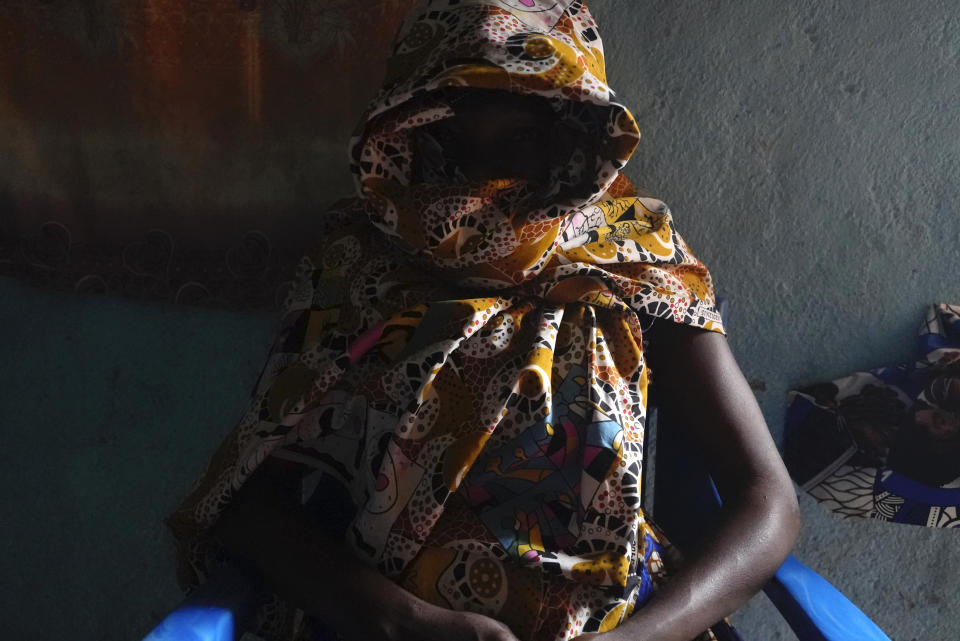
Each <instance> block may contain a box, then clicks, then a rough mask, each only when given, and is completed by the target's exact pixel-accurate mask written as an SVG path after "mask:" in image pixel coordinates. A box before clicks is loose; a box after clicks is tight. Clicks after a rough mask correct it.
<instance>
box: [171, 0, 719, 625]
mask: <svg viewBox="0 0 960 641" xmlns="http://www.w3.org/2000/svg"><path fill="white" fill-rule="evenodd" d="M479 90H484V91H508V92H512V93H514V94H523V95H527V96H531V97H538V98H539V99H541V100H544V101H546V103H547V104H548V105H549V107H550V112H551V113H552V114H553V117H552V119H551V122H550V127H551V128H552V130H553V131H555V132H556V134H557V139H558V141H559V142H557V144H551V152H550V153H551V157H550V158H549V159H548V167H549V179H548V180H547V181H546V182H538V181H532V180H529V179H519V178H516V177H511V176H504V177H502V178H499V177H498V178H496V179H491V180H486V181H481V182H478V181H476V180H470V179H467V178H466V177H465V176H464V175H463V173H462V172H459V171H458V169H457V167H456V163H451V162H450V158H451V157H456V156H457V154H456V153H453V154H451V153H450V151H451V150H444V149H443V146H442V144H441V143H439V142H438V141H436V140H435V139H434V140H432V141H431V140H430V139H429V136H424V134H425V132H427V131H428V130H429V125H430V123H436V122H437V121H440V120H442V119H444V118H448V117H450V116H451V115H453V114H454V113H455V112H456V109H457V107H456V104H455V100H456V99H457V96H460V95H464V93H465V92H466V93H469V92H470V91H473V92H476V91H479ZM451 101H454V102H453V103H452V102H451ZM638 140H639V132H638V130H637V126H636V123H635V122H634V119H633V117H632V115H631V114H630V112H629V111H628V110H627V108H626V107H624V106H623V105H621V104H619V103H617V102H616V101H615V100H614V95H613V92H612V91H611V90H610V89H609V87H608V86H607V83H606V77H605V73H604V58H603V48H602V45H601V42H600V38H599V34H598V32H597V25H596V23H595V22H594V21H593V19H592V17H591V16H590V14H589V12H588V11H587V8H586V6H585V5H584V3H583V2H580V1H579V0H578V1H575V2H569V1H568V2H549V1H543V2H542V1H539V0H538V1H536V2H533V1H531V0H487V1H474V0H432V1H427V2H421V3H419V4H418V7H417V9H416V10H414V11H413V12H412V13H411V15H410V16H409V18H408V20H407V22H406V23H405V24H404V26H403V27H402V28H401V30H400V32H399V34H398V36H397V41H396V43H395V45H394V48H393V54H392V57H391V59H390V62H389V66H388V71H387V78H386V81H385V83H384V85H383V88H382V89H381V90H380V92H379V93H378V94H377V95H376V97H375V98H374V99H373V101H372V103H371V105H370V107H369V109H368V111H367V113H366V114H365V115H364V116H363V118H362V119H361V122H360V126H359V128H358V129H357V131H356V132H355V133H354V136H353V138H352V140H351V145H350V159H351V169H352V172H353V175H354V177H355V180H356V187H357V191H358V195H357V197H355V198H352V199H348V200H345V201H342V202H341V203H339V204H338V205H337V206H336V207H335V208H334V211H332V212H330V213H329V216H328V220H329V224H330V233H328V234H326V236H325V237H324V238H323V239H322V240H321V242H320V243H319V244H318V245H317V246H316V248H315V249H314V250H312V251H311V252H310V253H308V254H307V255H306V256H304V257H303V258H302V261H301V263H300V268H299V270H298V273H297V280H296V286H295V288H294V290H293V291H292V292H291V293H290V295H289V296H288V298H287V300H286V302H285V304H284V312H283V319H282V323H281V327H280V331H279V333H278V335H277V338H276V340H275V342H274V345H273V348H272V350H271V353H270V356H269V358H268V361H267V365H266V366H265V368H264V371H263V374H262V375H261V377H260V380H259V381H258V383H257V385H256V387H255V390H254V394H253V397H252V399H251V402H250V405H249V407H248V409H247V411H246V413H245V414H244V417H243V418H242V420H241V421H240V423H239V425H238V426H237V427H236V429H234V430H233V432H231V434H230V435H229V436H228V437H227V439H226V440H225V441H224V442H223V444H222V445H221V446H220V448H219V449H218V451H217V453H216V454H215V456H214V457H213V459H212V461H211V463H210V465H209V466H208V468H207V469H206V470H205V472H204V474H203V475H202V477H201V478H200V480H199V481H198V482H197V484H196V485H195V487H194V488H193V490H192V491H191V493H190V495H189V496H188V497H187V498H186V499H185V501H184V502H183V503H182V504H181V506H180V507H179V508H178V510H177V511H176V512H175V513H174V514H173V515H172V516H171V517H170V518H169V520H168V524H169V526H170V527H171V529H172V531H173V533H174V535H175V537H176V539H177V541H178V550H179V553H180V554H179V557H180V561H181V567H180V569H181V574H180V577H181V581H182V583H183V584H184V585H186V586H189V585H195V584H196V583H197V582H199V581H202V580H204V579H205V577H206V576H207V574H208V573H209V571H210V569H211V566H212V565H213V564H215V563H216V562H217V559H218V558H219V556H218V555H219V554H220V552H221V550H219V548H218V546H217V545H216V543H215V541H212V540H211V537H210V536H209V535H208V532H209V528H210V527H211V526H212V525H213V524H214V523H215V522H216V520H217V518H218V516H219V515H220V513H221V512H222V510H223V509H224V508H225V506H226V505H228V504H229V502H230V500H231V497H232V496H233V495H234V494H235V493H236V491H237V490H238V489H239V488H240V487H241V486H242V485H243V483H244V482H245V481H246V480H247V479H248V478H249V477H250V475H251V473H252V472H253V471H254V470H255V469H256V468H257V466H258V465H259V464H260V463H261V462H262V461H263V460H264V459H265V458H266V457H267V456H273V457H275V458H276V459H280V460H282V461H284V463H285V464H289V465H290V467H291V469H292V470H295V471H296V472H297V473H299V474H300V475H301V478H302V493H301V496H300V497H299V498H300V499H301V501H302V503H303V504H304V505H305V507H306V509H308V510H311V511H315V512H316V513H318V514H322V515H323V518H324V520H325V521H326V522H327V523H328V524H329V526H330V528H331V530H332V531H336V532H338V533H341V534H342V536H343V537H344V539H345V540H346V542H347V543H348V545H350V547H351V548H352V549H353V550H354V551H355V552H356V554H357V555H358V556H359V557H360V558H362V559H364V560H366V561H367V562H369V563H370V564H373V565H375V566H376V567H377V568H379V569H380V571H381V572H383V573H384V574H385V575H386V576H388V577H390V578H392V579H393V580H395V581H397V582H398V583H399V584H400V585H402V586H403V587H405V588H406V589H408V590H409V591H411V592H413V593H414V594H416V595H418V596H419V597H421V598H423V599H425V600H427V601H430V602H432V603H436V604H438V605H441V606H443V607H448V608H453V609H458V610H472V611H476V612H481V613H484V614H487V615H490V616H493V617H496V618H498V619H500V620H502V621H504V622H505V623H507V624H508V625H510V627H511V629H513V631H514V632H515V633H516V634H517V636H518V637H519V638H520V639H522V640H523V641H528V640H530V641H533V640H537V641H540V640H543V641H548V640H554V639H556V640H560V639H569V638H572V637H574V636H576V635H577V634H581V633H582V632H589V631H604V630H608V629H611V628H613V627H615V626H617V625H618V624H620V623H621V622H622V621H623V620H624V619H625V618H626V617H627V616H629V614H630V613H631V612H632V611H633V610H634V608H635V607H637V606H638V605H641V604H643V603H644V602H645V601H646V599H648V598H649V596H650V594H651V590H652V589H653V588H654V587H655V585H656V583H657V582H659V581H660V580H661V579H662V578H663V576H664V575H665V574H664V573H665V570H664V563H663V561H664V559H662V558H661V555H660V551H661V546H660V544H659V543H658V540H657V535H656V533H655V531H654V530H653V529H652V528H651V527H650V525H649V524H648V523H647V521H646V519H645V517H644V514H643V512H642V510H641V508H640V489H641V488H640V478H641V463H642V445H643V434H644V422H645V417H646V405H647V382H648V368H647V366H646V363H645V360H644V352H643V331H644V328H646V327H649V325H650V324H651V323H653V322H655V321H661V320H662V321H671V322H678V323H683V324H687V325H692V326H696V327H702V328H704V329H707V330H712V331H717V332H722V331H723V329H722V327H721V324H720V318H719V315H718V314H717V312H716V310H715V308H714V294H713V287H712V284H711V279H710V275H709V273H708V271H707V269H706V268H705V267H704V266H703V265H702V264H701V263H700V262H699V261H698V260H697V259H696V258H695V257H694V256H693V254H692V253H691V252H690V250H689V249H688V247H687V246H686V244H685V243H684V242H683V240H682V239H681V238H680V236H679V235H678V234H677V233H676V231H675V230H674V227H673V220H672V218H671V215H670V211H669V209H668V208H667V207H666V205H665V204H664V203H663V202H661V201H659V200H656V199H653V198H648V197H640V196H638V195H637V194H636V192H635V190H634V189H633V187H632V185H630V183H629V181H628V180H627V179H626V177H624V176H623V175H622V174H621V173H620V170H621V169H622V168H623V166H624V164H625V163H626V162H627V160H628V159H629V157H630V155H631V154H632V152H633V150H634V148H635V147H636V145H637V143H638ZM571 141H573V143H574V144H571ZM430 149H432V150H433V151H429V150H430ZM454 151H456V150H454ZM503 153H504V154H510V153H511V150H510V149H504V150H503ZM260 614H261V618H260V620H259V621H260V622H259V630H260V634H261V635H262V636H264V637H266V638H268V639H274V638H276V639H279V638H284V639H290V638H294V637H295V635H297V634H300V635H306V634H307V632H305V630H306V629H307V626H306V624H305V623H304V619H303V617H302V613H298V612H296V611H294V610H293V609H292V608H289V607H287V606H286V605H285V604H283V602H281V601H279V599H276V598H275V599H274V600H273V602H272V603H271V604H269V606H265V607H264V608H262V609H261V613H260ZM303 638H306V637H305V636H304V637H303Z"/></svg>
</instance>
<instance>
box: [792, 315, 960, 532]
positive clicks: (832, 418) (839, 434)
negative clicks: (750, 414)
mask: <svg viewBox="0 0 960 641" xmlns="http://www.w3.org/2000/svg"><path fill="white" fill-rule="evenodd" d="M919 348H920V352H921V357H920V358H919V360H917V361H916V362H913V363H905V364H899V365H892V366H887V367H879V368H876V369H872V370H869V371H865V372H855V373H853V374H851V375H849V376H845V377H843V378H838V379H836V380H833V381H830V382H826V383H818V384H815V385H808V386H806V387H803V388H801V389H798V390H794V391H791V392H790V394H789V397H788V408H787V424H786V433H785V454H784V459H785V461H786V464H787V469H789V470H790V473H791V475H792V476H793V478H794V480H795V481H796V482H797V483H798V484H799V485H800V486H801V487H802V488H803V489H804V490H806V491H807V492H809V493H810V494H811V495H812V496H813V497H814V498H816V499H817V500H818V501H820V503H821V504H822V505H823V506H824V507H826V508H827V509H830V510H832V511H834V512H837V513H838V514H842V515H844V516H860V517H869V518H875V519H882V520H884V521H893V522H894V523H912V524H914V525H925V526H928V527H948V528H951V527H960V518H958V514H957V510H958V506H960V306H956V305H945V304H941V305H933V306H931V307H930V308H929V309H928V310H927V313H926V317H925V318H924V320H923V322H922V323H921V325H920V331H919Z"/></svg>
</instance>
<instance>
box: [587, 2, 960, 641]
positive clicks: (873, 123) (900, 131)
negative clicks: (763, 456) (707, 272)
mask: <svg viewBox="0 0 960 641" xmlns="http://www.w3.org/2000/svg"><path fill="white" fill-rule="evenodd" d="M591 10H592V11H593V13H594V15H595V17H596V19H597V22H598V23H599V25H600V29H601V33H602V34H603V38H604V43H605V47H606V53H607V70H608V75H609V77H610V81H611V83H612V85H613V86H614V88H615V89H616V90H617V92H618V94H619V97H620V99H621V100H622V101H623V102H624V103H625V104H627V105H628V106H630V107H631V108H632V109H633V111H634V114H635V115H636V117H637V120H638V122H639V124H640V128H641V130H642V131H643V134H644V137H643V140H642V141H641V143H640V147H639V148H638V150H637V153H636V154H635V156H634V158H633V160H632V161H631V163H630V165H628V169H627V173H628V175H629V176H630V177H631V178H632V179H634V180H635V182H636V183H637V184H638V185H641V186H642V187H643V188H645V189H646V190H648V191H650V192H651V193H653V194H655V195H658V196H659V197H661V198H662V199H663V200H665V201H666V202H667V203H668V204H669V205H670V206H671V208H672V210H673V212H674V215H675V217H676V219H677V222H678V227H679V229H680V230H681V233H682V234H683V235H684V236H685V238H686V239H687V240H688V242H689V243H690V244H691V246H692V247H693V249H694V251H695V252H696V253H697V254H698V255H699V256H700V257H701V258H702V259H703V260H704V261H705V262H706V263H707V265H708V266H709V267H710V268H711V270H712V272H713V274H714V277H715V278H716V281H717V284H718V289H719V291H720V292H721V293H722V294H723V295H725V296H727V297H729V298H730V299H731V302H732V305H733V307H732V314H731V323H730V325H731V326H730V343H731V346H732V348H733V350H734V353H735V354H736V356H737V359H738V360H739V362H740V364H741V367H742V369H743V371H744V373H745V375H746V376H747V378H749V379H752V380H753V381H755V382H756V383H761V384H762V385H758V387H763V388H764V389H763V390H762V391H761V390H759V389H758V391H757V398H758V400H759V401H760V405H761V407H762V408H763V410H764V414H765V416H766V418H767V422H768V423H769V425H770V427H771V430H772V431H773V433H774V435H775V436H776V437H777V439H778V441H779V440H780V438H781V436H782V424H783V409H784V400H785V394H786V392H787V390H788V389H790V388H791V387H793V386H795V385H798V384H802V383H809V382H814V381H821V380H827V379H830V378H834V377H837V376H840V375H843V374H846V373H848V372H851V371H854V370H857V369H864V368H868V367H873V366H877V365H881V364H885V363H890V362H897V361H906V360H911V359H913V358H914V357H915V355H916V352H915V346H914V340H913V338H914V335H915V332H916V328H917V326H918V325H919V322H920V319H921V315H922V313H923V310H924V307H925V306H926V305H928V304H930V303H933V302H954V303H956V302H960V291H958V289H960V287H958V284H957V280H956V274H958V273H960V251H958V249H960V219H958V216H960V72H958V69H960V5H958V4H957V3H956V2H955V1H953V0H944V1H923V2H920V1H917V0H915V1H913V2H895V1H891V0H874V1H871V2H865V1H855V0H847V1H845V2H839V1H824V0H793V1H792V2H789V3H788V2H779V1H775V0H741V1H739V2H718V1H704V0H644V1H643V2H638V1H636V0H597V1H595V2H593V3H592V4H591ZM801 505H802V508H803V511H804V521H805V525H804V531H803V534H802V538H801V541H800V543H799V545H798V548H797V556H798V558H800V559H801V560H803V561H805V562H806V563H808V564H809V565H811V566H813V567H814V568H815V569H817V570H818V571H819V572H821V574H823V575H824V576H826V577H827V578H828V579H829V580H831V581H833V582H834V584H836V585H837V586H838V587H840V588H841V589H842V590H843V591H844V592H845V593H847V594H848V595H850V596H851V598H852V599H853V600H854V601H855V602H856V603H857V604H858V605H860V606H861V607H862V609H864V610H865V611H866V612H867V613H868V614H869V615H870V616H871V617H872V618H874V620H875V621H877V622H878V623H879V624H880V625H881V626H882V627H883V628H884V629H885V630H887V632H888V633H889V634H890V636H891V638H892V639H894V640H895V641H901V640H903V641H911V640H913V639H916V640H918V641H919V640H929V641H942V640H947V639H954V638H957V636H958V631H960V616H958V614H957V613H958V612H960V608H958V605H960V599H958V596H957V595H958V593H960V580H958V579H957V572H956V568H957V567H958V566H960V554H958V552H957V550H958V547H960V546H958V539H957V538H956V536H957V535H956V533H953V532H947V531H931V530H926V529H923V528H916V527H910V526H898V525H891V524H887V523H879V522H877V523H874V522H868V521H839V520H836V519H834V518H832V517H831V516H830V515H828V514H826V513H825V512H824V511H823V510H821V509H820V508H819V507H818V506H817V505H816V504H815V503H814V502H813V501H812V500H810V499H808V498H807V497H805V496H803V497H801ZM735 621H737V622H738V623H739V625H741V627H742V628H743V631H744V632H745V633H747V637H748V638H750V639H769V640H776V639H790V638H792V636H791V635H790V634H789V632H787V631H785V628H784V626H783V625H782V624H781V623H779V622H778V621H777V617H776V615H775V614H774V611H773V609H772V607H770V606H769V605H767V604H766V603H764V601H763V597H758V598H756V599H754V600H753V601H751V603H750V604H749V605H748V606H747V607H746V608H745V609H744V610H742V611H741V612H740V613H738V615H737V616H736V617H735Z"/></svg>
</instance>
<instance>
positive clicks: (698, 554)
mask: <svg viewBox="0 0 960 641" xmlns="http://www.w3.org/2000/svg"><path fill="white" fill-rule="evenodd" d="M784 491H785V488H779V489H777V488H771V487H769V486H767V487H764V485H763V484H761V483H756V484H754V485H752V486H751V487H749V488H747V489H746V490H745V491H744V492H743V493H742V494H741V496H740V499H739V500H737V501H735V502H733V503H730V502H728V503H725V504H724V507H723V508H722V510H721V511H720V513H719V515H718V517H717V520H716V521H715V522H713V523H709V522H708V523H705V524H704V526H705V530H706V532H707V534H706V535H705V537H704V539H705V541H704V544H703V545H702V546H701V547H700V548H699V549H697V550H695V551H693V552H692V554H689V555H688V557H687V559H686V563H685V564H684V566H683V567H682V568H681V569H679V570H678V571H677V572H676V573H674V574H673V575H672V576H670V577H669V579H668V581H667V582H666V583H665V584H664V585H663V586H662V587H661V588H660V589H659V590H658V591H657V592H656V593H655V595H654V596H653V597H652V599H651V600H650V601H649V602H648V603H647V604H646V605H644V606H643V608H642V609H640V610H638V611H637V612H635V613H634V614H633V615H632V616H631V617H630V618H629V619H627V621H625V622H624V623H623V624H622V625H621V626H620V627H618V628H616V629H615V630H614V631H613V633H612V634H611V635H610V636H611V637H612V639H611V641H613V639H623V640H624V641H627V640H629V641H689V640H690V639H692V638H694V637H695V636H696V635H697V634H699V633H701V632H703V631H704V630H705V629H707V628H708V627H709V626H711V625H713V624H714V623H716V622H717V621H719V620H720V619H722V618H723V617H724V616H726V615H728V614H730V613H731V612H733V611H734V610H735V609H737V608H738V607H740V606H741V605H742V604H743V603H745V602H746V601H747V600H748V599H749V598H750V597H751V596H753V595H754V594H756V592H757V591H758V590H760V589H761V588H762V587H763V585H764V584H765V583H766V582H767V580H769V578H770V577H771V576H772V575H773V574H774V572H776V570H777V568H778V567H779V566H780V564H781V563H782V562H783V560H784V559H785V558H786V556H787V555H788V554H789V553H790V549H791V548H792V547H793V544H794V542H795V539H796V534H797V530H798V528H799V516H798V513H797V511H796V501H795V499H794V498H793V496H792V492H793V489H792V487H791V488H787V489H786V491H788V492H790V494H789V495H786V496H784ZM604 638H605V639H606V638H607V636H606V635H605V636H604Z"/></svg>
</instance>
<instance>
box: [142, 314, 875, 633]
mask: <svg viewBox="0 0 960 641" xmlns="http://www.w3.org/2000/svg"><path fill="white" fill-rule="evenodd" d="M719 307H720V313H721V315H722V316H723V320H724V323H726V321H727V315H728V309H729V305H728V304H727V301H725V300H723V299H720V300H719ZM669 423H670V417H669V416H666V415H665V413H664V412H663V410H662V409H658V411H657V420H656V426H657V430H656V431H657V441H656V452H655V454H654V456H655V461H654V463H655V464H654V468H655V471H654V506H653V508H654V509H653V516H654V519H655V520H656V522H657V524H658V525H659V526H660V527H662V528H663V529H664V531H665V532H666V533H667V536H669V537H670V539H671V541H673V542H675V543H676V544H677V545H678V546H679V547H680V549H683V548H689V547H693V546H694V545H695V544H696V543H697V536H698V534H699V533H700V530H701V527H700V526H701V525H702V523H703V522H704V520H705V519H706V518H709V516H710V514H712V513H714V512H716V511H717V510H719V509H720V506H721V501H720V495H719V494H718V493H717V489H716V487H715V486H714V483H713V480H712V479H711V478H710V475H709V473H708V472H707V471H706V466H705V465H703V463H702V461H699V460H697V458H696V455H695V454H693V453H692V452H691V448H689V447H686V446H685V443H684V442H683V437H682V434H681V433H680V432H679V430H675V429H669V427H668V425H669ZM254 584H255V579H254V578H253V575H252V574H251V573H250V572H248V571H246V570H244V569H243V568H242V567H240V566H239V565H234V566H228V567H227V568H226V569H225V570H224V571H223V572H221V573H220V574H218V575H216V576H214V577H212V578H211V580H210V581H208V582H207V583H205V584H204V585H203V586H201V587H200V588H199V589H198V590H197V591H196V592H195V593H193V594H192V595H191V596H190V597H188V598H187V599H186V601H184V602H183V603H182V604H181V605H180V607H178V608H177V609H176V610H174V611H173V612H172V613H171V614H170V615H169V616H167V618H165V619H164V620H163V621H162V622H161V623H160V624H159V625H158V626H157V627H156V628H155V629H154V630H153V631H152V632H150V634H148V635H147V636H146V637H145V638H144V640H143V641H235V639H236V638H237V637H239V636H240V635H241V634H242V632H243V628H244V622H245V620H246V616H248V615H249V614H250V612H251V610H252V609H253V607H254V604H255V603H256V594H257V592H256V588H255V587H254ZM763 590H764V592H765V593H766V595H767V597H769V598H770V600H771V601H772V602H773V604H774V605H775V606H776V607H777V609H778V610H779V611H780V613H781V614H782V615H783V617H784V619H785V620H786V621H787V623H788V624H789V625H790V627H791V628H792V629H793V631H794V633H795V634H796V635H797V638H798V639H799V640H800V641H890V638H889V637H888V636H887V635H886V634H884V633H883V631H882V630H880V628H878V627H877V626H876V624H874V623H873V622H872V621H871V620H870V619H869V618H868V617H867V616H866V615H865V614H863V612H861V611H860V610H859V609H858V608H857V607H856V606H855V605H853V603H851V602H850V601H849V600H848V599H847V598H846V597H845V596H843V594H841V593H840V591H839V590H837V589H836V588H835V587H833V586H832V585H831V584H830V583H829V582H828V581H826V580H825V579H823V578H822V577H820V576H819V575H818V574H817V573H816V572H814V571H813V570H811V569H810V568H808V567H807V566H805V565H804V564H803V563H801V562H800V561H798V560H797V559H796V558H794V557H793V556H789V557H787V560H786V561H785V562H784V563H783V565H782V566H781V567H780V569H779V570H777V573H776V575H775V576H774V577H773V579H771V580H770V582H769V583H767V585H766V586H765V587H764V589H763Z"/></svg>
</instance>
